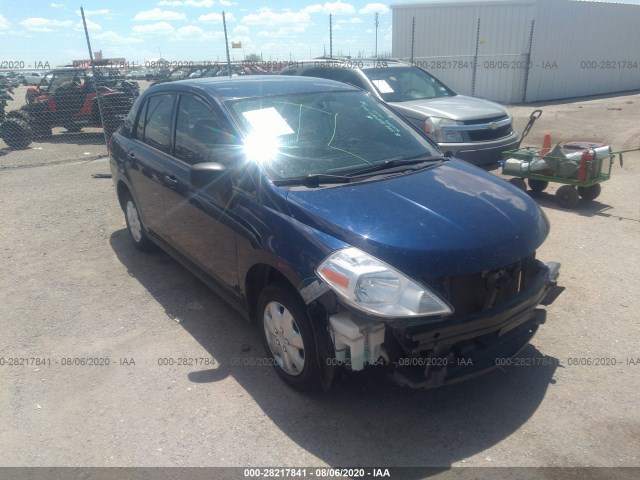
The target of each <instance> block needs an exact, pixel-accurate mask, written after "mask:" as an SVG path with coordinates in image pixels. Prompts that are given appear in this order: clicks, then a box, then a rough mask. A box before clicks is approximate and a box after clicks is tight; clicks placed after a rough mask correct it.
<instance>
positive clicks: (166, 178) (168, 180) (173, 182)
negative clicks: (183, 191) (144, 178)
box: [164, 175, 178, 187]
mask: <svg viewBox="0 0 640 480" xmlns="http://www.w3.org/2000/svg"><path fill="white" fill-rule="evenodd" d="M164 182H165V183H166V184H167V185H169V186H170V187H175V186H176V185H178V179H177V178H176V177H174V176H173V175H165V176H164Z"/></svg>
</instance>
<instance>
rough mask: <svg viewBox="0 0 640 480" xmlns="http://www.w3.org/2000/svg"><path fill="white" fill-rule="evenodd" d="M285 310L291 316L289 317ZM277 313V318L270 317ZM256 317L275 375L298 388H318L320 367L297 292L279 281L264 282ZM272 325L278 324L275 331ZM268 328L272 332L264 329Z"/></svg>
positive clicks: (311, 334) (309, 327)
mask: <svg viewBox="0 0 640 480" xmlns="http://www.w3.org/2000/svg"><path fill="white" fill-rule="evenodd" d="M274 312H275V313H274ZM286 312H288V313H289V314H290V316H291V320H290V321H289V317H288V315H287V314H286ZM280 314H282V317H280V321H278V320H277V319H274V318H273V317H274V315H275V316H279V315H280ZM257 317H258V318H257V320H258V321H257V324H258V329H259V330H260V337H261V338H262V343H263V345H264V349H265V352H266V353H267V355H268V356H269V358H270V359H271V360H272V362H273V366H274V368H275V370H276V373H277V374H278V376H279V377H280V378H281V379H282V380H283V381H284V382H285V383H287V384H288V385H289V386H291V387H293V388H295V389H296V390H299V391H306V390H312V389H318V388H320V386H321V384H322V371H323V370H322V368H321V366H320V364H319V361H318V354H317V351H318V349H317V345H316V339H315V336H314V333H313V327H312V326H311V320H310V319H309V313H308V311H307V308H306V306H305V304H304V302H303V301H302V299H301V298H300V296H299V295H298V294H297V292H295V291H294V290H293V289H292V288H291V287H290V286H288V285H286V284H283V283H276V284H271V285H268V286H267V287H265V288H264V290H262V292H261V293H260V297H259V298H258V308H257ZM285 322H286V324H284V323H285ZM276 327H279V328H280V332H279V333H276V330H277V328H276ZM270 328H271V329H272V330H273V333H272V334H268V333H267V329H270ZM285 330H286V331H285ZM267 335H270V337H269V338H267ZM276 341H278V342H280V343H278V344H276V343H275V342H276ZM299 345H302V348H299ZM287 348H288V350H287Z"/></svg>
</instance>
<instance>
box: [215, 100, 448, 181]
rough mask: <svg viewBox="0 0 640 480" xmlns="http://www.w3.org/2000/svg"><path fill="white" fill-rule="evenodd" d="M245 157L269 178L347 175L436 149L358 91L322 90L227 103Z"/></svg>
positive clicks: (391, 113)
mask: <svg viewBox="0 0 640 480" xmlns="http://www.w3.org/2000/svg"><path fill="white" fill-rule="evenodd" d="M226 104H227V106H228V107H229V110H230V111H231V113H232V115H233V116H234V117H235V119H236V122H237V123H238V125H240V126H241V128H242V130H243V134H244V136H245V145H244V148H245V151H246V154H247V157H248V158H249V159H251V160H254V161H257V162H258V163H260V164H261V165H262V166H263V168H264V169H265V171H266V173H267V175H269V177H270V178H271V179H273V180H282V179H290V178H299V177H305V176H308V175H316V174H329V175H330V174H334V175H335V174H340V175H344V174H349V173H352V172H356V171H358V170H361V169H362V168H363V167H369V166H373V165H376V164H382V163H384V162H385V161H387V160H390V159H396V160H397V159H401V158H417V157H420V156H432V155H438V154H439V153H440V152H438V151H437V148H436V147H434V146H433V145H432V144H431V143H429V142H428V141H427V140H426V139H425V138H424V137H422V136H421V135H420V134H419V133H418V132H416V131H415V130H413V129H412V128H411V127H409V126H408V125H407V124H405V123H404V122H403V121H402V120H401V119H400V118H399V117H398V116H397V115H396V114H395V113H393V112H392V111H391V110H389V109H388V108H386V107H384V106H383V105H381V104H380V103H379V102H378V101H376V100H375V99H373V98H371V97H370V96H369V95H366V94H365V93H363V92H324V93H311V94H296V95H287V96H274V97H265V98H250V99H240V100H228V101H227V102H226Z"/></svg>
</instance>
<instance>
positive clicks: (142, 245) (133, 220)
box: [122, 192, 154, 252]
mask: <svg viewBox="0 0 640 480" xmlns="http://www.w3.org/2000/svg"><path fill="white" fill-rule="evenodd" d="M122 208H123V209H124V218H125V220H126V221H127V230H128V231H129V235H131V239H132V240H133V243H134V245H135V246H136V248H137V249H138V250H142V251H145V252H146V251H149V250H152V249H153V246H154V245H153V243H152V242H151V240H149V238H148V237H147V234H146V233H145V231H144V225H143V224H142V220H141V219H140V213H139V212H138V206H137V205H136V202H135V201H134V200H133V197H132V196H131V193H129V192H126V193H125V194H124V198H123V201H122Z"/></svg>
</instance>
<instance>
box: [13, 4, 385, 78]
mask: <svg viewBox="0 0 640 480" xmlns="http://www.w3.org/2000/svg"><path fill="white" fill-rule="evenodd" d="M81 4H82V6H83V7H84V10H85V15H86V16H87V20H88V27H89V33H90V36H91V44H92V47H93V50H94V51H95V50H101V51H102V53H103V56H104V57H125V58H126V59H127V60H128V61H135V62H137V63H144V62H145V61H148V60H150V59H153V58H157V57H158V56H160V54H162V57H163V58H166V59H167V60H170V61H197V60H217V59H219V60H223V59H224V58H225V48H224V34H223V27H222V20H221V12H222V11H223V10H224V11H225V12H226V18H227V29H228V34H229V41H230V43H231V41H233V42H241V43H242V47H243V48H242V49H231V50H230V52H231V54H232V56H233V57H234V58H235V59H236V60H241V59H243V58H244V56H245V55H248V54H251V53H257V54H262V56H263V59H264V60H289V58H290V57H291V58H292V59H294V60H295V59H298V60H301V59H307V58H309V57H310V56H311V57H315V56H318V55H322V54H323V53H324V51H325V48H326V52H327V53H328V52H329V13H332V14H333V26H334V28H333V51H334V54H338V53H342V54H344V55H348V54H350V55H352V56H357V55H358V52H363V53H364V54H365V55H367V56H369V55H372V54H373V51H374V48H375V27H374V13H375V12H378V13H379V28H378V51H379V52H385V51H387V52H390V51H391V10H390V8H389V4H385V3H378V2H375V1H374V2H369V1H362V0H359V1H339V0H338V1H335V2H331V1H330V2H315V1H313V0H309V1H303V2H295V1H294V0H271V1H269V2H265V3H261V2H260V1H242V0H238V1H233V0H141V1H128V2H126V1H122V0H110V1H107V0H93V1H85V2H81V1H78V2H76V1H74V2H69V1H67V0H56V1H54V2H51V1H42V0H31V1H28V2H27V1H6V2H2V5H1V6H0V62H2V61H4V62H6V61H14V62H15V61H23V62H25V67H27V68H28V66H30V65H32V64H34V62H38V61H40V62H44V61H47V62H49V64H50V66H52V67H53V66H55V65H61V64H65V63H69V62H71V61H72V60H75V59H82V58H87V57H88V53H87V49H86V42H85V39H84V33H83V30H82V24H81V17H80V13H79V7H80V5H81ZM267 5H268V6H267Z"/></svg>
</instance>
